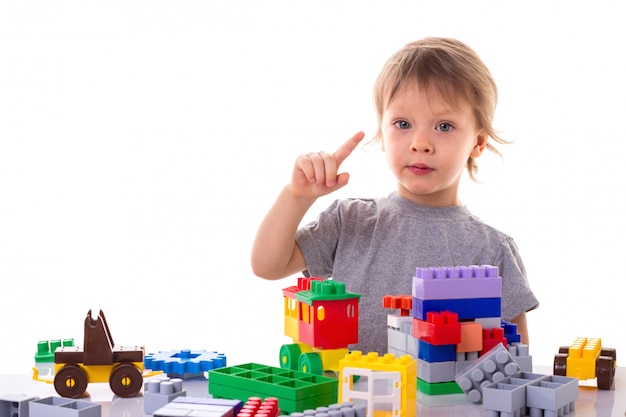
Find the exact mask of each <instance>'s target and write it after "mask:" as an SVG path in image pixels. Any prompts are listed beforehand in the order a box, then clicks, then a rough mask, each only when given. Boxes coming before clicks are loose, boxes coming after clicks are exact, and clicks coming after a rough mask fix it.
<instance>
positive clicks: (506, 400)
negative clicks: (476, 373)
mask: <svg viewBox="0 0 626 417" xmlns="http://www.w3.org/2000/svg"><path fill="white" fill-rule="evenodd" d="M528 382H529V380H522V379H519V378H505V379H503V380H501V381H500V382H495V383H492V384H489V385H486V386H485V387H483V408H484V409H485V410H488V411H491V412H494V411H496V412H498V413H504V414H496V415H505V416H507V415H508V416H514V415H515V416H523V415H526V384H527V383H528Z"/></svg>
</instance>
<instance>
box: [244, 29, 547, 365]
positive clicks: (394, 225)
mask: <svg viewBox="0 0 626 417" xmlns="http://www.w3.org/2000/svg"><path fill="white" fill-rule="evenodd" d="M374 98H375V105H376V111H377V118H378V131H377V133H376V136H375V137H374V141H376V142H379V143H380V145H381V147H382V149H383V151H384V152H385V155H386V159H387V162H388V164H389V167H390V168H391V171H392V172H393V174H394V176H395V177H396V179H397V190H396V191H395V192H392V193H391V194H390V195H389V196H387V197H381V198H374V199H358V198H355V199H345V200H337V201H335V202H333V203H332V204H331V205H330V206H329V207H328V208H327V209H326V210H325V211H323V212H322V213H320V215H319V217H318V219H317V220H316V221H314V222H311V223H310V224H308V225H306V226H304V227H300V226H299V225H300V222H301V221H302V219H303V217H304V215H305V214H306V212H307V210H308V209H309V208H310V207H311V205H312V204H313V203H314V202H315V201H316V200H317V199H318V198H319V197H322V196H324V195H327V194H330V193H332V192H333V191H336V190H338V189H339V188H341V187H343V186H345V185H346V184H347V183H348V173H345V172H343V173H340V171H339V167H340V165H341V163H342V162H343V161H344V160H345V159H346V158H347V157H348V156H349V155H350V154H351V153H352V151H353V150H354V149H355V148H356V147H357V146H358V145H359V143H360V142H361V140H362V139H363V137H364V134H363V133H362V132H359V133H357V134H355V135H354V136H353V137H352V138H350V139H349V140H348V141H347V142H346V143H344V144H343V145H341V146H340V147H339V149H337V151H336V152H334V153H332V154H331V153H326V152H316V153H309V154H307V155H301V156H299V157H298V158H297V159H296V162H295V166H294V169H293V173H292V177H291V182H290V183H288V184H287V185H286V186H285V188H284V189H283V190H282V192H281V193H280V195H279V196H278V199H277V200H276V202H275V203H274V205H273V206H272V207H271V209H270V211H269V212H268V213H267V215H266V217H265V218H264V220H263V221H262V223H261V225H260V227H259V230H258V232H257V235H256V238H255V241H254V244H253V248H252V256H251V262H252V269H253V271H254V273H255V274H256V275H258V276H259V277H263V278H266V279H279V278H283V277H286V276H289V275H293V274H296V273H299V272H300V271H303V273H304V274H305V275H310V276H319V277H333V278H334V279H336V280H337V281H341V282H344V283H345V284H346V289H347V290H348V291H351V292H355V293H358V294H361V300H360V308H359V317H360V323H359V343H358V345H356V346H351V348H352V349H358V350H361V351H363V352H378V353H379V354H384V353H386V352H387V336H386V335H387V333H386V332H387V330H386V328H387V319H386V317H387V314H389V311H388V310H385V309H384V308H383V307H382V298H383V296H385V295H397V294H411V282H412V277H413V276H414V275H415V269H416V267H429V266H437V267H440V266H458V265H460V266H467V265H495V266H498V267H499V270H500V275H501V276H502V292H503V295H502V318H503V319H505V320H509V321H512V322H513V323H516V324H517V326H518V327H517V329H518V332H519V333H520V335H521V339H522V342H523V343H528V328H527V324H526V312H527V311H529V310H532V309H534V308H535V307H537V306H538V301H537V299H536V297H535V295H534V294H533V292H532V290H531V289H530V287H529V284H528V280H527V278H526V272H525V269H524V266H523V264H522V260H521V258H520V255H519V253H518V249H517V246H516V245H515V242H514V241H513V239H512V238H511V237H510V236H508V235H506V234H504V233H502V232H500V231H498V230H496V229H494V228H492V227H490V226H488V225H486V224H485V223H483V222H482V221H480V219H478V218H476V217H475V216H473V215H472V214H471V213H470V212H469V210H468V209H467V208H466V207H465V206H463V205H461V202H460V201H459V196H458V188H459V181H460V179H461V176H462V174H463V171H464V169H466V168H467V170H468V172H469V175H470V177H471V178H472V179H474V173H475V170H476V165H475V160H476V158H478V157H479V156H480V155H481V154H482V152H483V150H484V149H485V148H487V149H489V150H491V151H493V152H496V153H497V150H496V149H495V148H494V147H493V145H492V144H491V143H490V142H489V138H491V139H492V140H493V141H495V142H497V143H506V142H505V141H504V140H503V139H501V138H500V137H499V136H498V135H497V133H496V132H495V131H494V128H493V126H492V120H493V116H494V112H495V106H496V100H497V89H496V85H495V83H494V81H493V79H492V77H491V74H490V73H489V70H488V69H487V68H486V67H485V65H484V63H483V62H482V61H481V60H480V58H479V57H478V56H477V55H476V53H475V52H474V51H473V50H472V49H470V48H469V47H468V46H466V45H465V44H463V43H461V42H459V41H457V40H454V39H445V38H426V39H423V40H420V41H417V42H412V43H409V44H407V45H406V46H405V47H404V48H402V49H401V50H399V51H398V52H397V53H396V54H394V55H393V56H392V57H391V58H390V59H389V60H388V61H387V63H386V64H385V66H384V67H383V69H382V72H381V73H380V74H379V76H378V79H377V80H376V84H375V87H374Z"/></svg>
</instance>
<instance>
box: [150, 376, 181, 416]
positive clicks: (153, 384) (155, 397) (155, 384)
mask: <svg viewBox="0 0 626 417" xmlns="http://www.w3.org/2000/svg"><path fill="white" fill-rule="evenodd" d="M186 395H187V392H186V391H185V390H184V389H183V380H182V379H179V378H168V377H162V378H159V379H153V380H150V381H146V382H145V384H144V392H143V411H144V413H146V414H152V413H154V412H155V411H156V410H158V409H159V408H161V407H163V406H165V405H166V404H169V403H170V402H172V401H173V400H174V398H178V397H181V396H186Z"/></svg>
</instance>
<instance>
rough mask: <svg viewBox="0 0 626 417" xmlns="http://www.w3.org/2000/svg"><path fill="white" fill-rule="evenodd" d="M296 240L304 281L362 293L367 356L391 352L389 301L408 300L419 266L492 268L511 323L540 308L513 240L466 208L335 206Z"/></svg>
mask: <svg viewBox="0 0 626 417" xmlns="http://www.w3.org/2000/svg"><path fill="white" fill-rule="evenodd" d="M296 242H297V243H298V246H299V247H300V249H301V250H302V253H303V255H304V259H305V261H306V265H307V270H306V271H304V274H305V275H307V276H317V277H322V278H330V277H332V278H333V279H335V280H337V281H341V282H344V283H346V290H347V291H350V292H354V293H357V294H361V300H360V303H359V343H358V345H354V346H351V347H350V348H351V349H358V350H361V351H363V352H378V353H379V354H384V353H386V352H387V315H388V314H391V313H396V311H391V310H388V309H385V308H383V306H382V299H383V297H384V296H385V295H400V294H404V295H410V294H411V284H412V281H413V276H415V269H416V268H417V267H444V266H468V265H494V266H497V267H498V268H499V270H500V276H501V277H502V318H503V319H505V320H511V319H513V318H514V317H516V316H518V315H519V314H521V313H523V312H525V311H529V310H532V309H533V308H535V307H537V306H538V305H539V302H538V300H537V298H536V297H535V295H534V294H533V292H532V290H531V289H530V286H529V283H528V280H527V278H526V271H525V269H524V265H523V263H522V260H521V258H520V255H519V253H518V249H517V246H516V244H515V242H514V241H513V239H512V238H511V237H510V236H508V235H506V234H504V233H502V232H500V231H498V230H496V229H494V228H493V227H490V226H488V225H486V224H485V223H483V222H482V221H481V220H480V219H478V218H477V217H475V216H474V215H472V214H471V213H470V212H469V210H468V209H467V208H466V207H464V206H452V207H428V206H421V205H418V204H415V203H413V202H412V201H410V200H407V199H405V198H403V197H400V195H398V194H397V193H396V192H393V193H391V194H390V195H389V196H388V197H386V198H376V199H345V200H337V201H335V202H334V203H333V204H331V205H330V207H328V208H327V209H326V210H325V211H323V212H322V213H320V215H319V217H318V218H317V220H315V221H313V222H311V223H309V224H307V225H305V226H303V227H301V228H300V229H299V230H298V232H297V234H296Z"/></svg>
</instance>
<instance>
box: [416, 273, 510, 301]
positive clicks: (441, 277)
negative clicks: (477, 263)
mask: <svg viewBox="0 0 626 417" xmlns="http://www.w3.org/2000/svg"><path fill="white" fill-rule="evenodd" d="M412 296H413V298H419V299H422V300H449V299H456V298H500V297H502V278H501V277H500V276H498V268H497V267H492V266H485V267H475V268H471V267H455V268H417V270H416V274H415V277H413V285H412Z"/></svg>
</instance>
